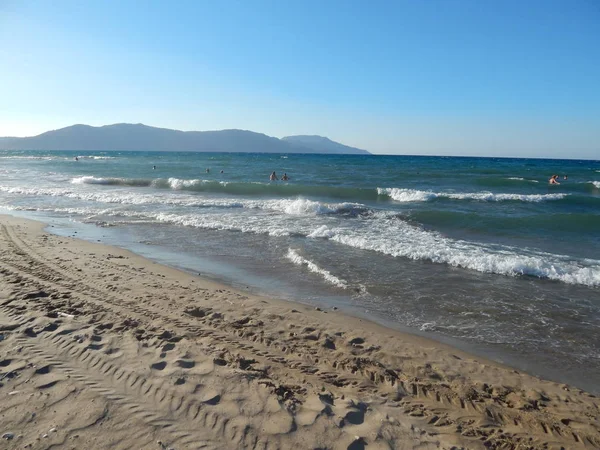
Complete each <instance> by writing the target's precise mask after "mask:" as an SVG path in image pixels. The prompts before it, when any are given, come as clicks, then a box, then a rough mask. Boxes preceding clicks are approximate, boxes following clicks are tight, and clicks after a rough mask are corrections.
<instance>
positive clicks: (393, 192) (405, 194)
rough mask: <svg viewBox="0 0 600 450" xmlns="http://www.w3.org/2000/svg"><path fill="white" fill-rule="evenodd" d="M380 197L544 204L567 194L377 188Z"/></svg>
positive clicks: (401, 200)
mask: <svg viewBox="0 0 600 450" xmlns="http://www.w3.org/2000/svg"><path fill="white" fill-rule="evenodd" d="M377 192H378V194H379V195H381V196H387V197H390V198H391V199H393V200H395V201H397V202H427V201H431V200H435V199H452V200H476V201H484V202H504V201H522V202H535V203H537V202H544V201H549V200H561V199H563V198H565V197H566V196H567V195H569V194H563V193H557V194H502V193H499V194H495V193H492V192H465V193H451V192H432V191H420V190H417V189H402V188H377Z"/></svg>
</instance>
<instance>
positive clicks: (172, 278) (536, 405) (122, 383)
mask: <svg viewBox="0 0 600 450" xmlns="http://www.w3.org/2000/svg"><path fill="white" fill-rule="evenodd" d="M599 430H600V402H599V401H598V399H597V398H596V397H594V396H592V395H590V394H588V393H586V392H583V391H581V390H579V389H576V388H573V387H569V386H566V385H561V384H559V383H554V382H549V381H543V380H540V379H538V378H535V377H531V376H529V375H527V374H523V373H519V372H517V371H514V370H512V369H510V368H507V367H503V366H500V365H498V364H495V363H492V362H489V361H485V360H482V359H480V358H475V357H472V356H470V355H468V354H465V353H463V352H460V351H458V350H455V349H452V348H451V347H447V346H444V345H442V344H438V343H435V342H432V341H429V340H426V339H422V338H419V337H415V336H411V335H407V334H402V333H399V332H396V331H393V330H389V329H386V328H383V327H380V326H378V325H375V324H372V323H369V322H367V321H364V320H360V319H356V318H352V317H348V316H345V315H343V314H341V313H339V312H338V311H321V310H315V309H314V308H310V307H307V306H303V305H298V304H293V303H289V302H283V301H277V300H274V299H267V298H260V297H255V296H251V295H248V294H247V293H244V292H237V291H235V290H234V289H232V288H230V287H226V286H221V285H218V284H215V283H213V282H211V281H208V280H205V279H202V278H200V277H197V276H193V275H191V274H187V273H184V272H181V271H178V270H175V269H172V268H169V267H165V266H161V265H159V264H156V263H154V262H152V261H149V260H147V259H144V258H142V257H139V256H136V255H134V254H132V253H130V252H127V251H124V250H121V249H118V248H114V247H110V246H105V245H102V244H93V243H89V242H84V241H81V240H77V239H74V238H65V237H60V236H55V235H52V234H49V233H46V232H44V225H43V224H40V223H37V222H32V221H26V220H23V219H17V218H13V217H9V216H0V434H1V435H2V440H0V448H8V449H16V448H19V449H21V448H33V449H42V448H90V449H109V448H110V449H130V448H133V449H152V448H156V449H161V448H164V449H167V448H172V449H178V450H179V449H188V448H189V449H192V448H205V449H213V448H214V449H245V448H248V449H254V448H257V449H258V448H260V449H277V448H282V449H284V448H295V449H298V450H299V449H316V448H322V449H325V448H327V449H336V450H337V449H350V450H357V449H367V450H375V449H412V448H419V449H425V448H431V449H433V448H441V449H452V448H469V449H471V448H473V449H478V448H506V449H537V448H540V449H541V448H555V449H560V448H568V449H572V448H599V447H600V431H599Z"/></svg>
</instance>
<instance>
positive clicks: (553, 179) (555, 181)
mask: <svg viewBox="0 0 600 450" xmlns="http://www.w3.org/2000/svg"><path fill="white" fill-rule="evenodd" d="M548 183H550V184H560V183H559V182H558V175H552V176H551V177H550V179H549V180H548Z"/></svg>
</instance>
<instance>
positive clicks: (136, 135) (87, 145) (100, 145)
mask: <svg viewBox="0 0 600 450" xmlns="http://www.w3.org/2000/svg"><path fill="white" fill-rule="evenodd" d="M304 138H313V137H312V136H290V137H287V138H283V139H277V138H275V137H271V136H267V135H265V134H261V133H255V132H252V131H245V130H221V131H179V130H170V129H168V128H156V127H149V126H147V125H143V124H141V123H139V124H128V123H119V124H114V125H105V126H102V127H92V126H89V125H72V126H70V127H66V128H61V129H59V130H52V131H47V132H46V133H42V134H40V135H38V136H32V137H24V138H15V137H6V138H0V150H92V151H97V150H102V151H110V150H121V151H143V150H147V151H152V150H156V151H196V152H247V153H350V154H359V153H360V154H368V152H366V151H365V150H359V149H355V148H353V147H347V146H345V145H342V144H339V143H337V142H333V141H330V140H329V139H327V138H319V139H320V140H324V141H314V143H311V142H310V139H309V140H308V141H306V142H305V141H304ZM325 141H326V142H327V143H328V144H327V145H325V144H324V143H323V142H325Z"/></svg>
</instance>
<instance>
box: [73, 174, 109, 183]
mask: <svg viewBox="0 0 600 450" xmlns="http://www.w3.org/2000/svg"><path fill="white" fill-rule="evenodd" d="M112 180H113V179H112V178H99V177H93V176H84V177H76V178H73V179H72V180H71V183H72V184H111V183H112Z"/></svg>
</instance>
